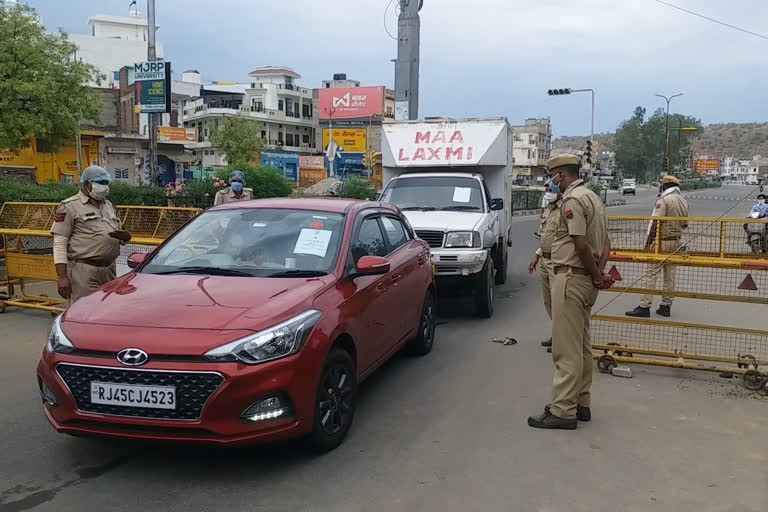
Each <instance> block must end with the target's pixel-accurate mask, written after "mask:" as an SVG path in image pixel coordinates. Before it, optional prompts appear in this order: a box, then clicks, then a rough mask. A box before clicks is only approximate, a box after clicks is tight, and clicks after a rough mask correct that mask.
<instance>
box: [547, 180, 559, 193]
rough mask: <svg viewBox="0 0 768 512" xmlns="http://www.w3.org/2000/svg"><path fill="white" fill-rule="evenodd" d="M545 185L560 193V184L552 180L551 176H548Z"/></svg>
mask: <svg viewBox="0 0 768 512" xmlns="http://www.w3.org/2000/svg"><path fill="white" fill-rule="evenodd" d="M547 185H549V190H551V191H552V192H554V193H555V194H560V185H558V184H557V183H555V182H554V181H552V178H549V181H548V182H547Z"/></svg>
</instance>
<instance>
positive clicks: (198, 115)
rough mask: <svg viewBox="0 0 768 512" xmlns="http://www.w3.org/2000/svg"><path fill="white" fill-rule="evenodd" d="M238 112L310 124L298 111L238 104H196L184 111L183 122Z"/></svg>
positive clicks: (254, 116) (308, 119)
mask: <svg viewBox="0 0 768 512" xmlns="http://www.w3.org/2000/svg"><path fill="white" fill-rule="evenodd" d="M237 114H240V115H242V116H245V117H247V118H249V119H253V120H255V121H264V122H270V121H271V122H280V123H285V124H291V125H300V126H312V125H313V119H312V118H311V117H306V116H302V115H301V114H299V113H298V112H287V113H286V112H283V111H281V110H272V109H266V108H257V107H248V106H244V105H243V106H240V108H221V107H209V106H207V105H200V106H197V107H196V108H195V109H194V110H191V109H190V110H185V111H184V122H185V123H186V122H191V121H196V120H199V119H203V118H206V117H227V116H234V115H237Z"/></svg>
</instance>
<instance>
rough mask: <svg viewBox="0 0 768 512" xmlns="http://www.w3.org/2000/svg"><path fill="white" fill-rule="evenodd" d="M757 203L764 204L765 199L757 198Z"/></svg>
mask: <svg viewBox="0 0 768 512" xmlns="http://www.w3.org/2000/svg"><path fill="white" fill-rule="evenodd" d="M757 204H765V199H758V200H757Z"/></svg>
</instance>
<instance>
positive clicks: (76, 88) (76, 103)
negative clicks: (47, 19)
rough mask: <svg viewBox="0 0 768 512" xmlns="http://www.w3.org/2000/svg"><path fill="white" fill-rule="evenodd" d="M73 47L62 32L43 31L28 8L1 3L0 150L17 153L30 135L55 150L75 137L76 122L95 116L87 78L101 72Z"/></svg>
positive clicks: (97, 105)
mask: <svg viewBox="0 0 768 512" xmlns="http://www.w3.org/2000/svg"><path fill="white" fill-rule="evenodd" d="M76 51H77V45H75V44H74V43H72V42H71V41H69V39H68V37H67V35H66V34H64V33H57V34H49V33H48V32H46V31H45V29H44V28H43V26H42V25H41V24H40V19H39V18H38V16H37V12H36V11H35V10H34V9H32V8H31V7H28V6H25V5H18V4H12V5H6V6H0V149H5V150H8V151H13V152H18V151H19V150H20V149H22V148H25V147H27V146H29V144H30V140H31V137H40V138H45V139H46V140H47V142H48V145H49V146H50V147H51V148H52V149H55V148H57V147H58V146H59V145H61V144H62V143H63V142H65V141H72V140H74V138H75V135H76V133H77V131H78V130H79V125H80V121H82V120H90V121H93V122H96V123H98V122H99V121H100V117H101V106H102V104H101V100H100V98H99V96H98V94H96V92H94V91H93V90H91V89H90V88H88V83H89V82H97V83H98V82H100V80H101V79H102V76H101V75H99V73H98V72H97V70H96V68H95V67H94V66H92V65H90V64H86V63H84V62H81V61H79V60H76V59H75V58H74V56H75V53H76Z"/></svg>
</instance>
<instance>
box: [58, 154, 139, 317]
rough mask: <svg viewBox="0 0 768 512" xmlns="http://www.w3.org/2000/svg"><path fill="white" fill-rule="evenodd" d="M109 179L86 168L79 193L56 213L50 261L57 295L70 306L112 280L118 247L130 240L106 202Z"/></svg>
mask: <svg viewBox="0 0 768 512" xmlns="http://www.w3.org/2000/svg"><path fill="white" fill-rule="evenodd" d="M111 179H112V178H111V176H110V175H109V173H108V172H107V171H106V169H103V168H102V167H99V166H96V165H92V166H90V167H88V168H87V169H85V170H84V171H83V173H82V175H81V176H80V181H81V183H82V184H83V186H82V188H81V189H80V192H78V193H77V195H74V196H72V197H70V198H68V199H65V200H64V201H62V202H61V204H60V205H59V208H58V209H57V210H56V216H55V218H54V222H53V226H52V227H51V233H52V234H53V262H54V263H55V265H56V275H57V276H58V283H57V284H58V289H59V295H61V296H62V297H64V298H65V299H68V300H69V303H70V304H72V303H73V302H75V301H76V300H77V299H79V298H80V297H82V296H84V295H88V294H89V293H90V292H91V291H92V290H94V289H96V288H98V287H99V286H101V285H102V284H104V283H107V282H109V281H111V280H112V279H114V278H115V275H116V272H115V260H116V259H117V257H118V256H119V255H120V245H121V244H125V243H127V242H128V241H130V239H131V234H130V233H129V232H127V231H124V230H123V229H122V226H121V224H120V219H119V218H118V216H117V212H116V211H115V207H114V206H113V205H112V203H111V202H110V201H109V200H108V199H107V195H108V194H109V182H110V181H111Z"/></svg>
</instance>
